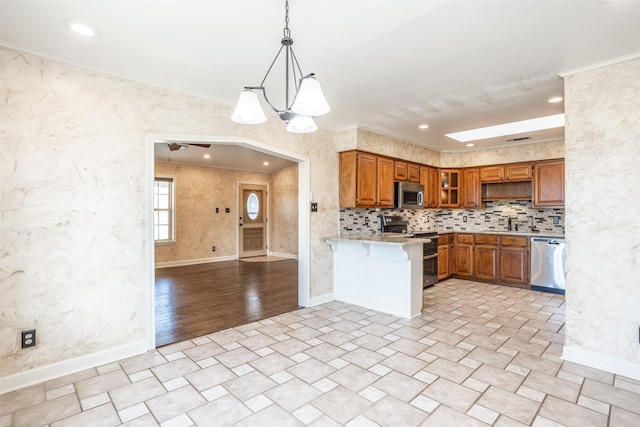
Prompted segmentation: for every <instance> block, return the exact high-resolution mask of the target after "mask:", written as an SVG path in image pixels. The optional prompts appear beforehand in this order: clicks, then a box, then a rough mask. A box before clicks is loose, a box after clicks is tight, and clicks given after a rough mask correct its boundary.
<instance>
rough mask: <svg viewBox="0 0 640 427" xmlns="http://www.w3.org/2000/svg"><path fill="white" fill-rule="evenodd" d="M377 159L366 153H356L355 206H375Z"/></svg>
mask: <svg viewBox="0 0 640 427" xmlns="http://www.w3.org/2000/svg"><path fill="white" fill-rule="evenodd" d="M377 168H378V157H377V156H374V155H372V154H368V153H358V157H357V165H356V169H357V179H356V195H357V196H356V205H357V206H358V207H375V206H376V204H377V191H378V182H377V181H378V180H377Z"/></svg>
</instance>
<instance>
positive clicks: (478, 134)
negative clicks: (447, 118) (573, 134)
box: [445, 114, 564, 142]
mask: <svg viewBox="0 0 640 427" xmlns="http://www.w3.org/2000/svg"><path fill="white" fill-rule="evenodd" d="M562 126H564V114H555V115H553V116H546V117H538V118H537V119H529V120H521V121H519V122H512V123H505V124H502V125H495V126H488V127H484V128H478V129H471V130H465V131H462V132H454V133H447V134H446V135H445V136H448V137H449V138H452V139H455V140H456V141H459V142H468V141H477V140H480V139H487V138H495V137H498V136H505V135H516V134H519V133H526V132H533V131H536V130H544V129H553V128H558V127H562Z"/></svg>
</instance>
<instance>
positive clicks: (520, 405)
mask: <svg viewBox="0 0 640 427" xmlns="http://www.w3.org/2000/svg"><path fill="white" fill-rule="evenodd" d="M478 404H479V405H482V406H484V407H485V408H489V409H491V410H493V411H496V412H498V413H500V414H503V415H506V416H507V417H509V418H513V419H514V420H516V421H519V422H521V423H524V424H530V423H531V422H532V421H533V418H534V417H535V415H536V412H537V411H538V408H539V406H540V404H539V403H537V402H534V401H533V400H529V399H527V398H525V397H521V396H518V395H516V394H513V393H509V392H508V391H505V390H502V389H500V388H498V387H494V386H491V387H489V388H488V389H487V391H485V392H484V394H483V395H482V396H481V397H480V399H478Z"/></svg>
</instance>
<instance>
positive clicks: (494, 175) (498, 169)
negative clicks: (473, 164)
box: [480, 166, 504, 182]
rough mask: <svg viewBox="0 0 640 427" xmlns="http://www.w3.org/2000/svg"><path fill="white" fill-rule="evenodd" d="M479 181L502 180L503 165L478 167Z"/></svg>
mask: <svg viewBox="0 0 640 427" xmlns="http://www.w3.org/2000/svg"><path fill="white" fill-rule="evenodd" d="M480 181H482V182H500V181H504V166H487V167H484V168H480Z"/></svg>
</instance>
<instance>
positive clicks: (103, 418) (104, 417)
mask: <svg viewBox="0 0 640 427" xmlns="http://www.w3.org/2000/svg"><path fill="white" fill-rule="evenodd" d="M98 425H99V426H101V427H111V426H119V425H120V417H118V413H117V412H116V410H115V409H114V408H113V405H112V404H110V403H107V404H106V405H102V406H98V407H96V408H93V409H90V410H88V411H84V412H81V413H79V414H76V415H72V416H70V417H68V418H65V419H63V420H60V421H57V422H54V423H51V427H81V426H98Z"/></svg>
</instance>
